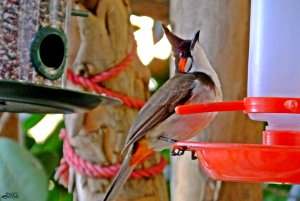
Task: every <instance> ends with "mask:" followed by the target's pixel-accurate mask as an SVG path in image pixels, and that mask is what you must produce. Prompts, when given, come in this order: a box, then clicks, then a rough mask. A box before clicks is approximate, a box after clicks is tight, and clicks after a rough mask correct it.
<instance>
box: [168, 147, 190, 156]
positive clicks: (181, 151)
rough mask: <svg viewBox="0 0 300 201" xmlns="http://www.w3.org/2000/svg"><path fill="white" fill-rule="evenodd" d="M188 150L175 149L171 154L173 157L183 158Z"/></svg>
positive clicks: (183, 148)
mask: <svg viewBox="0 0 300 201" xmlns="http://www.w3.org/2000/svg"><path fill="white" fill-rule="evenodd" d="M186 150H187V147H182V148H181V149H173V150H172V152H171V155H172V156H182V155H183V154H184V152H185V151H186Z"/></svg>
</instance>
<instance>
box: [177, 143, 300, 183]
mask: <svg viewBox="0 0 300 201" xmlns="http://www.w3.org/2000/svg"><path fill="white" fill-rule="evenodd" d="M173 148H174V149H182V148H187V150H188V151H196V153H197V157H198V161H199V163H200V166H201V167H202V169H203V170H204V171H205V172H206V173H207V174H208V175H209V176H210V177H211V178H213V179H217V180H224V181H246V182H279V183H300V160H297V158H300V147H296V146H292V147H291V146H278V145H259V144H225V143H218V144H216V143H197V142H178V143H175V144H174V146H173Z"/></svg>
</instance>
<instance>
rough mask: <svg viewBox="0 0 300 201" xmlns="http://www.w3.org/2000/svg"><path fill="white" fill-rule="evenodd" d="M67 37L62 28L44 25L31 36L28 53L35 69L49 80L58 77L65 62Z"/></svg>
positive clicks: (62, 70)
mask: <svg viewBox="0 0 300 201" xmlns="http://www.w3.org/2000/svg"><path fill="white" fill-rule="evenodd" d="M66 43H67V38H66V35H65V33H64V31H63V30H61V29H57V28H53V27H49V26H47V27H44V28H42V29H40V30H39V31H38V32H37V33H36V35H35V37H34V38H33V41H32V44H31V49H30V55H31V60H32V63H33V66H34V67H35V69H36V71H37V72H38V73H40V74H41V75H42V76H44V77H45V78H48V79H50V80H55V79H58V78H60V77H61V76H62V74H63V72H64V67H65V63H66V53H67V48H66V46H67V45H66Z"/></svg>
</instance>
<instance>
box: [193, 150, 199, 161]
mask: <svg viewBox="0 0 300 201" xmlns="http://www.w3.org/2000/svg"><path fill="white" fill-rule="evenodd" d="M191 157H192V160H196V159H197V158H198V157H197V155H196V152H195V151H192V152H191Z"/></svg>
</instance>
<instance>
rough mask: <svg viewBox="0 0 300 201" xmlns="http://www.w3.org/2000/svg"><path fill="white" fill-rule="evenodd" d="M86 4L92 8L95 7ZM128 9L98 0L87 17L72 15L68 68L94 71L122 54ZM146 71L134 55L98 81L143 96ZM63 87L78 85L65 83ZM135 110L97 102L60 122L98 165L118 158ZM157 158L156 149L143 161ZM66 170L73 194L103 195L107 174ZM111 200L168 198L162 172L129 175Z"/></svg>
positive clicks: (127, 39) (126, 46) (129, 44)
mask: <svg viewBox="0 0 300 201" xmlns="http://www.w3.org/2000/svg"><path fill="white" fill-rule="evenodd" d="M76 9H86V8H85V4H77V5H76ZM87 9H88V10H90V11H93V9H94V8H87ZM129 12H130V8H129V3H128V1H125V0H124V1H119V0H101V1H99V2H98V3H97V6H96V8H95V11H94V13H93V12H90V13H89V17H88V18H79V17H77V18H73V19H72V21H71V22H72V26H71V35H70V43H69V44H70V45H69V49H70V52H69V55H70V57H69V61H68V65H69V66H72V69H73V71H75V72H77V73H81V74H82V75H85V76H91V75H95V74H98V73H100V72H102V71H104V70H106V69H109V68H111V67H113V66H114V65H116V64H118V63H120V62H121V61H122V60H123V59H124V58H125V57H126V55H127V54H128V53H129V52H130V51H131V50H132V48H133V45H134V39H133V34H132V27H131V25H130V23H129ZM78 41H80V42H78ZM86 64H89V65H86ZM90 64H91V65H90ZM149 77H150V73H149V70H148V68H146V67H145V66H143V65H142V64H141V62H140V61H139V59H138V57H136V58H135V59H134V61H133V62H132V64H130V66H129V67H128V68H127V69H126V70H125V71H124V72H122V73H120V74H119V75H117V76H116V77H114V78H113V79H111V80H109V81H106V82H104V83H102V84H103V85H104V86H106V87H107V88H109V89H112V90H114V91H117V92H119V93H122V94H126V95H128V96H131V97H135V98H140V99H148V98H149V96H150V94H149V91H148V80H149ZM68 87H70V88H77V89H78V87H77V86H73V85H72V84H70V83H68ZM137 112H138V111H137V110H136V109H132V108H128V107H126V106H98V107H97V108H95V109H94V110H91V111H89V112H87V113H86V114H71V115H66V116H65V123H66V128H67V130H68V134H69V137H70V141H71V144H72V146H73V147H74V149H75V150H76V152H77V154H79V155H80V156H81V158H83V159H85V160H87V161H89V162H94V163H97V164H100V165H109V164H118V163H121V162H122V156H121V150H122V148H123V146H124V143H125V139H126V135H127V131H128V130H129V127H130V125H131V123H132V121H133V119H134V118H135V116H136V115H137ZM159 160H160V156H159V155H156V156H155V157H154V158H152V159H151V160H149V161H146V162H145V163H144V164H143V167H149V166H152V165H154V164H156V163H158V162H159ZM139 168H141V167H139ZM70 173H71V178H70V181H74V183H72V184H73V185H74V186H73V185H72V184H70V187H69V190H74V192H75V196H74V197H75V199H76V200H79V201H85V200H89V201H96V200H102V199H103V197H104V195H105V190H106V189H107V188H108V187H109V185H110V182H111V179H94V178H90V177H86V176H83V175H80V174H78V173H74V174H72V170H71V171H70ZM72 178H73V179H72ZM116 200H117V201H125V200H132V201H144V200H145V201H146V200H150V201H165V200H168V195H167V190H166V184H165V180H164V178H163V176H162V174H159V175H156V176H154V177H151V178H148V179H130V180H129V181H127V183H126V185H125V187H124V189H123V191H122V192H121V193H120V196H119V197H118V198H117V199H116Z"/></svg>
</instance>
